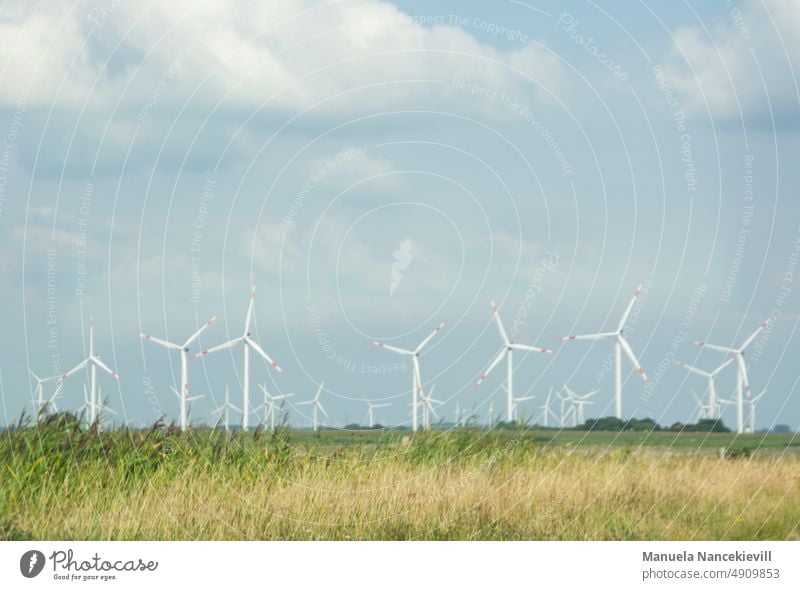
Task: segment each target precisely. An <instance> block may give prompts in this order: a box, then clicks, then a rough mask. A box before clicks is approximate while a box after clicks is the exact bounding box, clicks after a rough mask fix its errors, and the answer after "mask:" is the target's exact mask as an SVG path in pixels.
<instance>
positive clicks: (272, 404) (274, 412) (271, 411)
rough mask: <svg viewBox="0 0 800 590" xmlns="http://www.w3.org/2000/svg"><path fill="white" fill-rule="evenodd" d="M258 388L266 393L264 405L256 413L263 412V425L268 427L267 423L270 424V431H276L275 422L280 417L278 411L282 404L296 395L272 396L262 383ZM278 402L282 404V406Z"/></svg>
mask: <svg viewBox="0 0 800 590" xmlns="http://www.w3.org/2000/svg"><path fill="white" fill-rule="evenodd" d="M258 386H259V387H260V388H261V391H262V392H264V403H262V404H261V405H260V406H258V407H257V408H255V410H254V411H255V412H258V411H259V410H261V411H263V412H264V417H263V418H262V420H261V423H262V424H263V425H264V426H266V425H267V422H269V428H270V430H275V420H276V418H277V417H278V410H280V408H281V406H280V404H282V403H283V402H284V401H285V400H287V399H289V398H290V397H292V396H293V395H294V394H293V393H287V394H285V395H272V394H270V393H269V391H267V385H266V383H260V384H259V385H258ZM278 402H280V404H279V403H278Z"/></svg>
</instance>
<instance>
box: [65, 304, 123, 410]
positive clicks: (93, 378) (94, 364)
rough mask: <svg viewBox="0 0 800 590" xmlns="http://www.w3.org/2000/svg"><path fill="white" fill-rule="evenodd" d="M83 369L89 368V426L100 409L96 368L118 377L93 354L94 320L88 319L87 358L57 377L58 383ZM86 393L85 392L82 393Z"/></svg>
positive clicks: (115, 377) (118, 378)
mask: <svg viewBox="0 0 800 590" xmlns="http://www.w3.org/2000/svg"><path fill="white" fill-rule="evenodd" d="M84 367H88V368H89V393H88V396H87V400H86V401H87V404H88V405H87V408H88V410H89V424H94V421H95V418H97V410H98V409H99V408H101V404H98V402H97V399H98V394H97V369H98V367H99V368H100V369H102V370H103V371H105V372H106V373H108V374H109V375H111V376H112V377H114V379H116V380H117V381H119V380H120V377H119V375H117V373H116V372H115V371H112V370H111V369H109V368H108V365H106V364H105V363H104V362H103V361H101V360H100V357H99V356H98V355H96V354H95V353H94V320H93V319H92V318H91V317H90V318H89V356H88V357H86V358H85V359H83V360H82V361H81V362H80V363H78V364H77V365H75V366H74V367H73V368H71V369H70V370H69V371H67V372H66V373H64V374H63V375H61V377H59V382H62V381H64V380H65V379H67V378H68V377H70V376H71V375H73V374H74V373H76V372H78V371H80V370H81V369H83V368H84ZM84 393H86V392H84Z"/></svg>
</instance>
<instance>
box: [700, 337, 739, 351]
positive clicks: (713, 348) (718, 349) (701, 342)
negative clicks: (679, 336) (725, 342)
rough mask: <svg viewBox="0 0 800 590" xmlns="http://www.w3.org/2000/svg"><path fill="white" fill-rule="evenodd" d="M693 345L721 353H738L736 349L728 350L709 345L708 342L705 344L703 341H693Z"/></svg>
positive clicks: (723, 347)
mask: <svg viewBox="0 0 800 590" xmlns="http://www.w3.org/2000/svg"><path fill="white" fill-rule="evenodd" d="M692 344H696V345H697V346H700V347H701V348H710V349H711V350H716V351H719V352H732V353H737V352H738V351H737V350H736V349H733V348H728V347H727V346H717V345H716V344H709V343H708V342H703V341H702V340H693V341H692Z"/></svg>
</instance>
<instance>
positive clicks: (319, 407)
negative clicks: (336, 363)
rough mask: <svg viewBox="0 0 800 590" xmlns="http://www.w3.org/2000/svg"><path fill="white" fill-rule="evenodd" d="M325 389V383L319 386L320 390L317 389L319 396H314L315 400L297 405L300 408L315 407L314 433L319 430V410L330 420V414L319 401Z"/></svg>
mask: <svg viewBox="0 0 800 590" xmlns="http://www.w3.org/2000/svg"><path fill="white" fill-rule="evenodd" d="M324 387H325V382H324V381H323V382H322V383H320V384H319V388H318V389H317V395H315V396H314V399H312V400H309V401H307V402H300V403H298V404H297V405H298V406H308V405H313V406H314V415H313V418H312V425H313V428H314V432H317V431H318V430H319V419H318V418H319V416H318V414H317V411H318V410H319V411H321V412H322V413H323V414H325V417H326V418H330V416H328V412H326V411H325V408H323V407H322V404H321V403H320V401H319V396H320V395H322V390H323V388H324Z"/></svg>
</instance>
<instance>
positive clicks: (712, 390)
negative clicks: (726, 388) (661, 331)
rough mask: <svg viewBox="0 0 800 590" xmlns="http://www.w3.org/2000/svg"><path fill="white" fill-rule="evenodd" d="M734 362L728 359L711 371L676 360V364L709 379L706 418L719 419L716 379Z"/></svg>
mask: <svg viewBox="0 0 800 590" xmlns="http://www.w3.org/2000/svg"><path fill="white" fill-rule="evenodd" d="M732 362H733V359H728V360H727V361H725V362H724V363H722V364H721V365H720V366H719V367H717V368H716V369H714V370H713V371H711V372H710V373H709V372H708V371H703V370H702V369H698V368H697V367H693V366H691V365H687V364H686V363H683V362H681V361H675V364H676V365H678V366H679V367H683V368H684V369H686V370H687V371H689V372H690V373H694V374H696V375H701V376H703V377H705V378H706V379H707V380H708V405H707V406H705V407H706V409H707V410H708V412H706V415H705V416H703V417H705V418H710V419H712V420H717V419H718V418H719V412H720V408H719V403H718V402H717V388H716V387H715V386H714V379H715V378H716V376H717V375H719V373H720V371H722V369H724V368H725V367H727V366H728V365H730V364H731V363H732Z"/></svg>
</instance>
